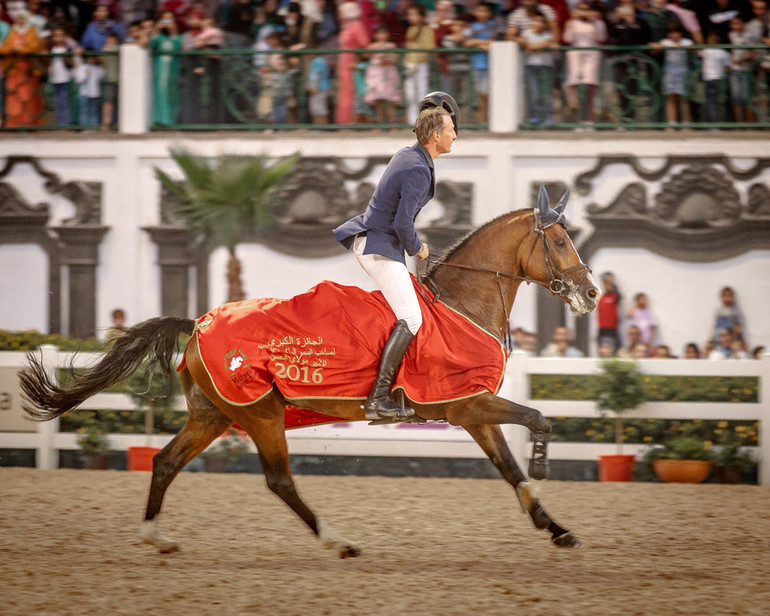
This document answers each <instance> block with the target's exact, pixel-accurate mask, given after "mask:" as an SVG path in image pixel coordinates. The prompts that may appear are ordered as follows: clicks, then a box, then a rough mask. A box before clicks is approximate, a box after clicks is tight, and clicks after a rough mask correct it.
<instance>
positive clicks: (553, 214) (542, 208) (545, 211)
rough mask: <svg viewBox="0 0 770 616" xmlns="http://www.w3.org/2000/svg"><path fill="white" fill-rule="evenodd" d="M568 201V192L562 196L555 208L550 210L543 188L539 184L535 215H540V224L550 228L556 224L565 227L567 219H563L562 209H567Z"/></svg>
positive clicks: (546, 194)
mask: <svg viewBox="0 0 770 616" xmlns="http://www.w3.org/2000/svg"><path fill="white" fill-rule="evenodd" d="M568 200H569V191H567V192H565V193H564V195H562V198H561V199H559V203H557V204H556V208H555V209H552V208H551V202H550V201H549V199H548V193H547V192H546V190H545V186H544V185H543V184H540V192H538V194H537V213H538V214H539V215H540V222H541V223H542V224H543V226H551V225H554V224H556V223H559V224H560V225H562V226H566V225H567V219H566V218H565V217H564V208H565V207H567V201H568Z"/></svg>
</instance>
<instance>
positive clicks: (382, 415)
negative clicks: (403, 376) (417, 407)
mask: <svg viewBox="0 0 770 616" xmlns="http://www.w3.org/2000/svg"><path fill="white" fill-rule="evenodd" d="M385 400H386V401H387V402H392V400H391V399H390V398H386V399H385ZM367 402H368V400H367ZM363 406H364V409H365V411H366V414H365V418H366V419H370V420H371V421H370V422H369V425H370V426H378V425H382V424H390V423H424V422H425V420H424V419H422V418H421V417H418V416H417V414H416V413H415V412H414V409H413V408H411V407H409V406H406V401H405V396H404V390H403V389H399V391H398V406H397V407H395V408H393V409H387V410H385V409H373V410H369V409H366V405H365V404H364V405H363Z"/></svg>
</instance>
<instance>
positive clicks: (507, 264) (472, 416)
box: [20, 187, 600, 558]
mask: <svg viewBox="0 0 770 616" xmlns="http://www.w3.org/2000/svg"><path fill="white" fill-rule="evenodd" d="M567 197H568V193H566V194H565V195H564V197H562V199H561V200H560V201H559V203H558V205H557V206H556V208H553V209H552V208H551V205H550V203H549V200H548V197H547V195H546V194H545V190H544V188H542V187H541V191H540V196H539V198H538V203H537V207H535V208H532V209H520V210H515V211H512V212H508V213H506V214H503V215H501V216H500V217H498V218H496V219H494V220H492V221H491V222H488V223H486V224H485V225H483V226H481V227H479V228H477V229H476V230H475V231H472V232H471V233H470V234H468V235H467V236H466V237H465V238H463V239H462V240H460V241H459V242H458V243H457V244H456V245H455V246H454V247H453V248H451V249H449V250H448V251H447V253H446V255H445V256H444V257H443V258H437V257H429V264H428V267H427V268H426V271H425V273H424V275H423V276H422V277H421V283H422V284H424V285H425V287H427V288H428V289H430V290H432V291H433V293H434V299H436V300H437V301H441V302H444V303H445V304H446V305H447V306H448V307H449V308H451V309H452V310H454V311H456V312H458V313H460V314H461V315H464V316H465V317H467V318H468V319H469V320H471V321H472V322H474V323H475V324H476V325H478V326H479V327H480V328H483V329H484V330H486V331H487V332H488V333H489V334H491V335H493V336H494V337H495V338H497V339H499V341H500V345H501V346H502V342H503V340H504V336H505V333H506V332H507V322H508V317H509V315H510V311H511V308H512V306H513V302H514V299H515V297H516V292H517V290H518V288H519V285H520V284H521V283H522V282H526V283H534V284H538V285H541V286H543V287H545V288H547V289H548V290H549V291H550V292H551V293H552V294H553V295H555V296H556V297H558V298H559V299H561V300H562V301H564V302H565V303H566V304H567V305H568V306H569V307H570V310H571V311H572V312H573V314H575V315H577V316H579V315H584V314H587V313H589V312H591V311H592V310H593V309H594V308H595V307H596V302H597V300H598V297H599V295H600V292H599V290H598V288H597V286H596V283H595V281H594V279H593V277H592V276H591V271H590V269H589V268H588V266H587V265H586V264H585V263H583V262H582V261H581V259H580V256H579V255H578V253H577V251H576V249H575V247H574V245H573V243H572V241H571V239H570V237H569V236H568V234H567V231H566V222H565V219H564V215H563V210H564V207H565V206H566V202H567ZM420 288H421V289H422V287H420ZM195 324H196V322H195V321H193V320H191V319H182V318H175V317H155V318H152V319H149V320H147V321H144V322H142V323H139V324H137V325H135V326H133V327H131V328H130V329H128V330H127V331H126V332H125V333H124V334H123V335H122V336H121V337H119V338H117V339H116V340H115V341H114V342H113V346H112V347H111V348H110V350H109V351H108V352H107V353H106V354H105V355H104V356H103V358H102V359H101V360H100V361H99V362H98V363H97V364H95V365H94V366H93V367H92V368H90V369H89V370H88V371H86V373H85V374H82V375H78V376H77V378H76V380H75V382H74V383H72V384H70V385H68V386H65V387H60V386H59V385H57V383H56V382H55V381H54V380H52V378H51V377H50V376H49V375H48V373H47V372H46V370H45V369H44V367H43V365H42V363H41V360H40V359H39V358H38V357H37V356H36V355H34V354H28V356H27V363H28V365H27V366H26V367H25V368H24V369H23V370H22V371H20V383H21V387H22V391H23V396H24V398H25V402H24V408H25V412H26V413H27V414H28V415H29V416H30V417H32V418H33V419H36V420H39V421H45V420H49V419H53V418H54V417H57V416H59V415H61V414H63V413H66V412H67V411H69V410H71V409H74V408H75V407H77V406H78V405H79V404H81V403H82V402H83V401H84V400H86V399H87V398H89V397H90V396H92V395H94V394H96V393H98V392H99V391H101V390H103V389H105V388H107V387H109V386H110V385H112V384H114V383H117V382H119V381H121V380H123V379H125V378H127V377H128V376H129V375H130V374H132V373H133V372H134V371H136V370H137V369H138V368H139V367H140V366H141V365H143V363H144V362H146V358H149V359H150V360H151V361H152V362H155V363H156V364H157V365H159V366H160V368H161V369H162V370H163V372H164V373H165V374H166V375H171V374H172V370H173V367H172V361H173V359H174V354H175V347H176V344H177V340H178V338H179V336H180V335H182V334H193V330H194V327H195ZM383 343H384V341H383ZM183 357H184V362H183V364H182V367H181V368H178V369H177V370H178V372H179V373H180V377H181V383H182V388H183V391H184V397H185V400H186V404H187V410H188V418H187V421H186V423H185V425H184V426H183V427H182V429H181V430H180V432H179V433H178V434H177V435H176V436H175V437H174V438H173V439H172V440H171V441H170V442H169V444H168V445H166V447H165V448H163V449H162V450H161V451H160V452H158V453H157V454H156V455H155V457H154V460H153V470H152V479H151V483H150V490H149V497H148V501H147V509H146V513H145V517H144V520H143V521H142V525H141V538H142V540H143V542H144V543H148V544H150V545H153V546H155V547H156V548H157V549H158V550H159V551H160V552H163V553H169V552H174V551H176V550H178V549H179V546H178V544H177V543H176V542H175V541H173V540H171V539H169V538H167V537H166V536H165V535H164V534H163V533H162V532H161V530H160V527H159V524H158V516H159V513H160V511H161V505H162V502H163V498H164V495H165V493H166V490H167V489H168V487H169V485H170V484H171V482H172V481H173V479H174V478H175V477H176V475H177V474H178V473H179V472H180V471H181V470H182V469H183V468H184V466H185V465H186V464H187V463H188V462H190V461H191V460H192V459H193V458H195V457H196V456H197V455H198V454H200V453H201V452H203V451H204V450H205V449H206V447H207V446H208V445H209V444H211V443H212V442H213V441H214V439H216V438H217V437H218V436H220V435H221V434H222V433H223V432H224V431H225V430H227V429H228V428H229V427H230V426H231V425H233V424H234V423H237V424H239V425H240V426H241V427H242V428H243V429H244V430H245V431H246V432H247V433H248V435H249V437H250V438H251V439H252V440H253V441H254V444H255V445H256V448H257V452H258V455H259V459H260V461H261V463H262V469H263V472H264V475H265V479H266V483H267V486H268V488H269V489H270V490H271V491H273V492H274V493H275V494H276V495H277V496H278V497H280V498H281V499H282V500H283V501H284V502H285V503H286V504H287V505H288V506H289V507H290V508H291V509H292V510H293V511H294V512H295V513H296V514H297V515H298V516H299V517H300V519H301V520H302V521H304V522H305V524H306V525H307V526H308V527H309V528H310V529H311V530H312V532H313V533H314V534H315V535H316V536H317V538H318V539H319V540H320V541H321V543H322V545H323V546H325V547H327V548H330V549H331V550H332V551H333V552H334V553H335V554H336V555H337V556H339V557H340V558H348V557H356V556H359V555H360V554H361V549H360V548H359V547H358V546H357V545H356V544H355V543H353V542H352V541H350V540H348V539H346V538H344V537H342V536H341V535H339V534H337V533H336V532H335V531H334V529H333V528H332V526H331V525H330V524H329V523H328V522H327V521H325V520H324V519H322V518H321V517H319V516H317V515H316V514H315V513H314V512H313V511H312V510H311V509H310V507H308V505H307V504H306V503H305V501H304V500H303V499H302V498H301V496H300V495H299V493H298V491H297V489H296V486H295V483H294V479H293V477H292V474H291V472H290V468H289V453H288V448H287V443H286V434H285V430H286V427H285V424H284V414H285V409H286V405H287V404H291V405H295V406H297V407H300V408H303V409H310V410H312V411H316V412H319V413H322V414H324V415H329V416H332V417H335V418H340V419H341V420H343V421H362V420H364V419H365V417H364V410H363V406H362V405H361V402H362V400H339V399H333V398H332V399H318V398H308V399H304V400H303V399H299V400H297V399H292V400H290V401H287V399H286V398H285V397H284V395H283V394H282V392H281V390H280V388H279V387H277V386H273V387H272V388H271V389H270V391H269V393H268V394H266V395H264V396H263V397H261V398H260V399H259V400H258V401H257V402H254V403H253V404H248V405H235V404H231V403H228V402H227V401H225V400H224V399H223V398H222V397H221V396H220V395H218V392H217V390H216V388H215V387H214V385H213V382H212V380H211V378H210V377H209V375H208V374H207V370H206V368H205V366H204V364H203V361H202V359H201V354H200V352H199V348H198V345H197V344H196V337H195V335H193V336H192V337H191V338H190V341H189V342H188V344H187V347H186V349H185V351H184V356H183ZM145 365H146V364H145ZM406 401H407V402H408V403H409V404H410V405H411V406H412V408H414V409H415V411H416V413H417V415H418V417H419V418H420V420H421V421H446V422H448V423H449V424H451V425H453V426H462V427H463V428H464V429H465V430H466V431H467V432H468V434H470V435H471V436H472V437H473V439H474V440H475V441H476V442H477V443H478V445H479V446H480V447H481V449H482V450H483V451H484V452H485V453H486V455H487V456H488V457H489V459H490V460H491V462H492V464H493V465H494V466H495V467H496V468H497V469H498V471H499V472H500V474H501V475H502V477H503V479H504V480H505V481H506V482H508V483H509V484H510V485H511V486H512V487H513V489H514V492H515V494H516V496H517V498H518V501H519V504H520V506H521V507H522V509H523V510H524V511H525V512H526V513H528V514H529V516H530V518H531V521H532V523H533V524H534V526H535V528H536V529H539V530H544V531H547V532H548V533H550V535H551V536H550V539H551V542H552V543H553V544H554V545H555V546H558V547H563V548H569V547H577V546H579V545H580V540H579V539H578V538H577V537H576V536H575V535H574V534H573V533H572V532H571V531H570V530H568V529H566V528H563V527H562V526H560V525H559V524H557V523H556V522H555V521H554V520H553V519H552V518H551V517H550V516H549V515H548V514H547V513H546V511H545V508H544V507H543V506H542V504H541V503H540V501H539V499H538V498H537V497H536V495H535V494H534V489H533V487H534V484H532V482H531V481H530V480H529V478H528V477H527V475H526V474H525V473H524V472H523V471H522V470H521V468H520V467H519V465H518V463H517V461H516V460H515V458H514V456H513V454H512V453H511V451H510V449H509V448H508V445H507V443H506V441H505V439H504V437H503V433H502V430H501V428H500V426H501V425H502V424H519V425H522V426H525V427H527V428H528V429H529V430H530V432H531V437H532V441H533V443H532V458H531V460H530V465H529V468H528V471H529V475H530V478H533V479H542V478H545V477H547V476H548V471H549V465H548V457H547V446H548V442H549V439H550V432H551V428H550V425H549V423H548V421H547V420H546V419H545V417H544V416H543V415H542V413H540V411H538V410H536V409H534V408H529V407H526V406H523V405H520V404H517V403H515V402H512V401H509V400H506V399H503V398H501V397H499V396H497V395H495V394H494V393H492V392H491V391H485V392H482V393H480V394H478V395H474V396H471V397H467V398H461V399H456V400H451V401H448V402H445V403H441V404H421V403H419V402H418V401H415V400H412V399H410V398H407V399H406Z"/></svg>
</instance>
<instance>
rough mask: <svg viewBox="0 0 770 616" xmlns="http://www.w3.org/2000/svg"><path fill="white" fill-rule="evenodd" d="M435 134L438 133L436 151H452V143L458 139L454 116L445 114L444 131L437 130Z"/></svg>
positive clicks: (442, 152) (441, 152)
mask: <svg viewBox="0 0 770 616" xmlns="http://www.w3.org/2000/svg"><path fill="white" fill-rule="evenodd" d="M435 134H436V135H438V144H437V147H436V151H437V152H438V153H439V154H446V153H447V152H451V151H452V144H453V143H454V140H455V139H457V134H456V133H455V125H454V122H452V118H450V117H449V116H448V115H445V116H444V130H443V132H440V133H439V132H437V133H435Z"/></svg>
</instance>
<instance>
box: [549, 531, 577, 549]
mask: <svg viewBox="0 0 770 616" xmlns="http://www.w3.org/2000/svg"><path fill="white" fill-rule="evenodd" d="M552 541H553V544H554V545H555V546H556V547H557V548H579V547H580V546H581V545H583V542H582V541H580V539H578V538H577V537H575V535H573V534H572V531H567V532H566V533H564V534H563V535H559V536H558V537H554V538H553V539H552Z"/></svg>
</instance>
